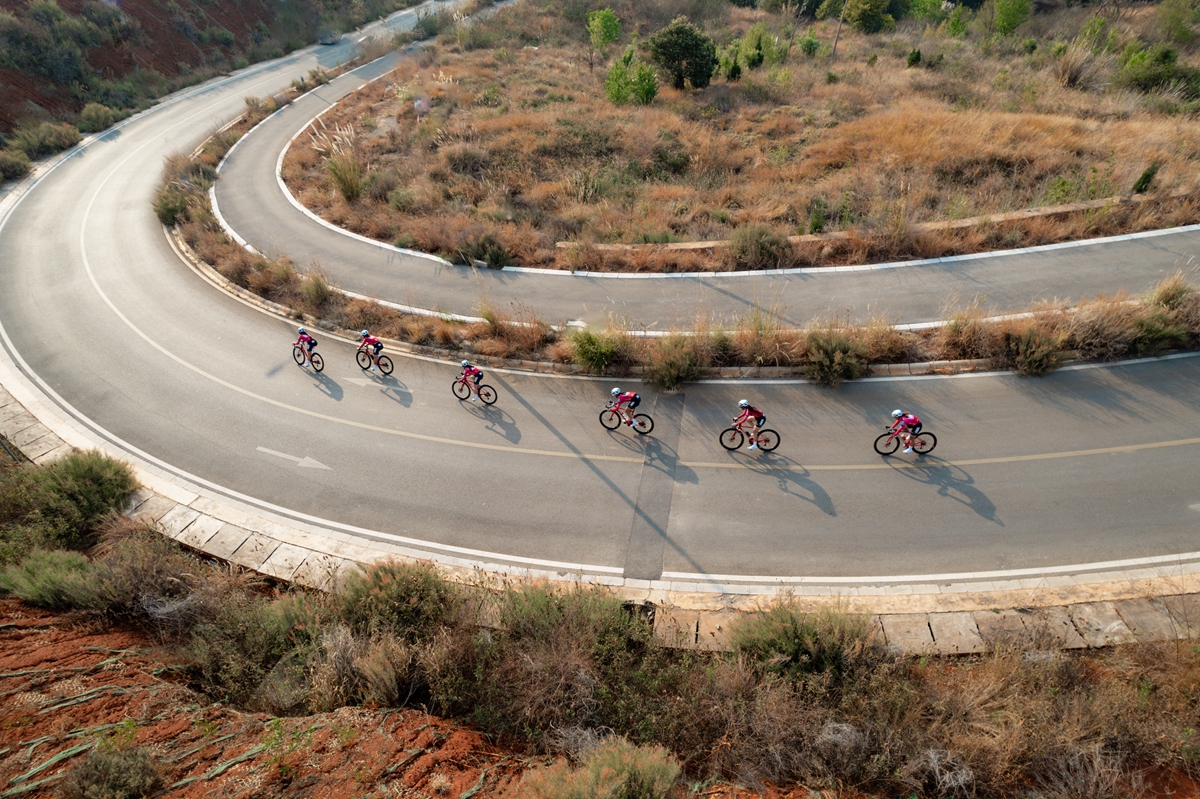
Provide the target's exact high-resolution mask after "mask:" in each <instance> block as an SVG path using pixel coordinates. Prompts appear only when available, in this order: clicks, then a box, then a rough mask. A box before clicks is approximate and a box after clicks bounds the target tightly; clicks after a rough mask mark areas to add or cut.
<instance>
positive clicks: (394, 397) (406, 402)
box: [373, 374, 413, 408]
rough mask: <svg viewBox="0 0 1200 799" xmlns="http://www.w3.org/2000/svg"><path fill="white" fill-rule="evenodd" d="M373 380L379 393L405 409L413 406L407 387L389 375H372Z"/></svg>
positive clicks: (411, 396)
mask: <svg viewBox="0 0 1200 799" xmlns="http://www.w3.org/2000/svg"><path fill="white" fill-rule="evenodd" d="M373 379H374V380H375V382H376V383H377V384H378V385H379V388H380V391H379V393H380V394H382V395H383V396H385V397H387V398H388V399H390V400H391V401H392V402H395V403H396V404H397V405H401V406H403V407H405V408H411V407H412V404H413V395H412V392H411V391H409V390H408V386H406V385H404V383H402V382H400V381H399V380H397V379H396V378H394V377H392V376H391V375H382V374H380V375H374V376H373Z"/></svg>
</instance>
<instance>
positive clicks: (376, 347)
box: [358, 330, 383, 372]
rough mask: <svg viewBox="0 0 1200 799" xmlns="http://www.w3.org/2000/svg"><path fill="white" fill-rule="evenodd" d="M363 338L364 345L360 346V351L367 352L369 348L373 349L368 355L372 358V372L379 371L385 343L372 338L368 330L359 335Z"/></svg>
mask: <svg viewBox="0 0 1200 799" xmlns="http://www.w3.org/2000/svg"><path fill="white" fill-rule="evenodd" d="M359 335H360V336H361V338H362V343H361V344H359V345H358V348H359V350H365V349H367V348H368V347H369V348H370V349H371V351H370V352H368V353H367V354H368V355H370V356H371V371H372V372H378V371H379V351H380V350H382V349H383V342H382V341H380V340H379V339H377V338H375V337H374V336H372V335H371V334H370V333H368V332H367V331H366V330H364V331H363V332H362V333H360V334H359Z"/></svg>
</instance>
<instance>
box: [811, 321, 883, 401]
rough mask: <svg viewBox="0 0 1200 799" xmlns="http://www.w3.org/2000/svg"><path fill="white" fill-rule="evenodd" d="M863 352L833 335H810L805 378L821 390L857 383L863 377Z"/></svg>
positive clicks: (852, 343) (857, 345) (864, 367)
mask: <svg viewBox="0 0 1200 799" xmlns="http://www.w3.org/2000/svg"><path fill="white" fill-rule="evenodd" d="M866 371H867V367H866V363H865V362H864V361H863V349H862V347H861V346H860V345H859V344H858V343H857V342H854V341H851V340H850V339H849V338H848V337H846V336H845V335H843V334H841V333H839V332H836V331H826V332H817V333H811V334H809V337H808V358H807V360H806V361H805V363H804V376H805V377H807V378H808V379H809V380H812V381H814V382H816V383H820V384H821V385H823V386H832V387H834V388H837V387H838V386H840V385H841V384H842V382H843V381H846V380H857V379H858V378H860V377H862V376H863V375H864V374H866Z"/></svg>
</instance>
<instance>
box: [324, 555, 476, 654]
mask: <svg viewBox="0 0 1200 799" xmlns="http://www.w3.org/2000/svg"><path fill="white" fill-rule="evenodd" d="M459 601H460V595H459V592H458V590H457V589H456V588H455V586H454V585H453V584H452V583H450V582H448V581H446V580H445V579H444V578H443V577H442V576H441V575H440V574H439V573H438V571H437V569H435V568H434V567H433V566H431V565H429V564H425V563H399V562H387V563H377V564H375V565H373V566H370V567H368V568H367V570H366V571H365V572H355V573H354V574H352V575H350V577H348V578H347V579H346V581H345V583H344V584H343V585H342V586H341V588H339V590H338V592H337V594H336V602H337V605H338V607H339V609H340V616H341V618H342V619H343V620H345V622H346V623H347V624H349V625H350V626H351V627H352V628H353V629H354V630H355V631H356V632H360V633H364V634H367V635H374V634H380V633H391V634H394V635H396V636H399V637H400V638H404V639H407V640H417V639H420V638H428V637H431V636H432V635H433V633H434V632H435V631H436V629H437V628H438V627H439V626H440V625H441V624H442V623H443V622H444V620H445V619H446V618H447V617H448V616H449V615H450V614H452V613H453V612H454V609H455V607H456V606H457V604H458V602H459Z"/></svg>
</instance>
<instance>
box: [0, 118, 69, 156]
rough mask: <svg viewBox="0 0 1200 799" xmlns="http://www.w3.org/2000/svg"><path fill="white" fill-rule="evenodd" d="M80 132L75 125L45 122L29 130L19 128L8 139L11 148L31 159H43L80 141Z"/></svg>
mask: <svg viewBox="0 0 1200 799" xmlns="http://www.w3.org/2000/svg"><path fill="white" fill-rule="evenodd" d="M80 138H81V137H80V135H79V130H78V129H76V127H75V126H74V125H68V124H66V123H63V124H61V125H55V124H52V123H50V122H43V123H42V124H40V125H36V126H33V127H28V128H18V129H17V130H14V131H13V132H12V135H10V136H9V137H8V144H9V146H10V147H15V148H16V149H18V150H21V151H23V152H24V153H25V155H27V156H29V157H30V158H43V157H45V156H47V155H54V154H55V153H59V152H62V151H63V150H67V149H69V148H71V147H74V146H75V145H76V144H79V140H80Z"/></svg>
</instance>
